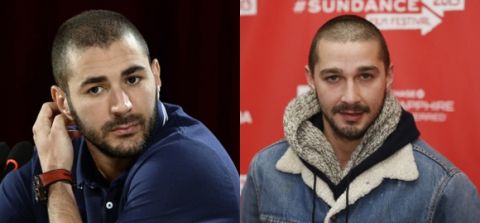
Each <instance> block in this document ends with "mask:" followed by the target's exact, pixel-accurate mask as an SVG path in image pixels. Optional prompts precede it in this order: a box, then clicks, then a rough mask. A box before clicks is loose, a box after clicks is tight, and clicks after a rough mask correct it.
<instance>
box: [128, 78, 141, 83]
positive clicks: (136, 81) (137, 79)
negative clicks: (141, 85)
mask: <svg viewBox="0 0 480 223" xmlns="http://www.w3.org/2000/svg"><path fill="white" fill-rule="evenodd" d="M139 81H140V77H128V78H127V84H129V85H135V84H137V83H138V82H139Z"/></svg>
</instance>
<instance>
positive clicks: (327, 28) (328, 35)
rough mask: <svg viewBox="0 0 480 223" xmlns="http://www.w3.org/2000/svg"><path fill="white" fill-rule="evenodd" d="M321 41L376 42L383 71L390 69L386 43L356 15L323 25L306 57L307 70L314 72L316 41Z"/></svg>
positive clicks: (342, 16) (337, 18)
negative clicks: (378, 46)
mask: <svg viewBox="0 0 480 223" xmlns="http://www.w3.org/2000/svg"><path fill="white" fill-rule="evenodd" d="M321 39H326V40H331V41H337V42H348V41H364V40H371V39H373V40H377V41H378V42H379V43H380V58H381V59H382V60H383V64H384V65H385V70H387V69H388V67H390V53H389V52H388V47H387V43H386V41H385V38H384V37H383V35H382V33H381V32H380V30H379V29H378V28H377V27H376V26H375V25H373V24H372V23H371V22H370V21H368V20H366V19H364V18H362V17H360V16H356V15H341V16H337V17H335V18H333V19H331V20H329V21H327V22H326V23H325V24H323V25H322V26H321V27H320V29H318V31H317V33H315V36H314V37H313V40H312V45H311V46H310V53H309V55H308V68H309V69H310V71H311V72H312V74H313V72H314V67H315V63H316V62H317V60H318V59H319V58H318V55H317V52H316V49H317V45H318V41H320V40H321Z"/></svg>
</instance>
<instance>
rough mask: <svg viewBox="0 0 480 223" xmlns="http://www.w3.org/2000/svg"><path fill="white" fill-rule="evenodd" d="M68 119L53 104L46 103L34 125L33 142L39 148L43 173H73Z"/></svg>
mask: <svg viewBox="0 0 480 223" xmlns="http://www.w3.org/2000/svg"><path fill="white" fill-rule="evenodd" d="M66 121H68V120H67V118H66V117H65V116H64V115H63V114H61V113H60V111H59V109H58V107H57V105H56V104H55V103H53V102H47V103H44V104H43V106H42V108H41V109H40V113H38V116H37V120H36V121H35V124H34V125H33V140H34V141H35V145H36V146H37V151H38V157H39V159H40V164H41V166H42V171H43V172H47V171H49V170H55V169H66V170H69V171H71V169H72V163H73V146H72V142H71V139H70V137H69V135H68V132H67V129H66Z"/></svg>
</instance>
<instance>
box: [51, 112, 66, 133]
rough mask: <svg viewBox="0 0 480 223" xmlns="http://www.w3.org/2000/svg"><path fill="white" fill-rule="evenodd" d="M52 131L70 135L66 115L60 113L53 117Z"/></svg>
mask: <svg viewBox="0 0 480 223" xmlns="http://www.w3.org/2000/svg"><path fill="white" fill-rule="evenodd" d="M51 132H52V133H55V134H56V133H60V134H62V135H63V134H64V135H68V133H67V127H66V126H65V116H64V115H63V114H58V115H56V116H55V118H54V119H53V123H52V130H51Z"/></svg>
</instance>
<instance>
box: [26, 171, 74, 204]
mask: <svg viewBox="0 0 480 223" xmlns="http://www.w3.org/2000/svg"><path fill="white" fill-rule="evenodd" d="M57 182H65V183H68V184H73V179H72V174H71V173H70V171H68V170H66V169H56V170H50V171H47V172H44V173H42V174H39V175H37V176H35V177H34V181H33V186H34V189H35V200H36V201H37V202H46V201H47V199H48V189H49V186H51V185H52V184H56V183H57Z"/></svg>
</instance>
